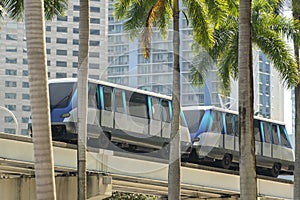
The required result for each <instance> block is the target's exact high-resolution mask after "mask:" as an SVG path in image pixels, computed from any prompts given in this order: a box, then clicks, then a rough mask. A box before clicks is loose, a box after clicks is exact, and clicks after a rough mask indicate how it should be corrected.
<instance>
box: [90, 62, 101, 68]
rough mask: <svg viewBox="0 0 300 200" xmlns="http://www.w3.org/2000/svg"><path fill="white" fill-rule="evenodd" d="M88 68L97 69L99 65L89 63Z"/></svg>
mask: <svg viewBox="0 0 300 200" xmlns="http://www.w3.org/2000/svg"><path fill="white" fill-rule="evenodd" d="M89 68H90V69H99V68H100V65H99V64H96V63H90V64H89Z"/></svg>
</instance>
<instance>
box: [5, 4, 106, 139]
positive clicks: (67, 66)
mask: <svg viewBox="0 0 300 200" xmlns="http://www.w3.org/2000/svg"><path fill="white" fill-rule="evenodd" d="M79 8H80V7H79V1H76V0H71V1H69V9H68V10H67V11H66V13H65V16H62V17H61V16H60V17H55V18H54V19H53V20H52V21H47V22H46V26H45V28H46V48H47V49H46V51H47V66H48V77H49V79H52V78H64V77H76V76H77V68H78V48H79ZM107 12H108V1H107V0H91V1H90V52H89V77H91V78H96V79H99V78H100V77H101V79H104V80H105V79H106V74H105V73H106V72H107V70H106V69H105V68H106V66H107V28H108V25H107V18H108V15H107ZM0 43H1V45H0V65H1V68H0V77H1V78H0V91H1V92H0V132H6V133H11V134H22V135H26V134H27V122H28V118H29V116H30V96H29V82H28V63H27V49H26V36H25V25H24V22H14V21H11V20H9V19H7V18H6V19H4V20H3V22H2V23H1V29H0ZM8 110H9V111H10V112H9V111H8ZM12 114H14V115H15V117H16V120H17V126H16V123H15V120H14V116H13V115H12ZM17 129H18V130H17Z"/></svg>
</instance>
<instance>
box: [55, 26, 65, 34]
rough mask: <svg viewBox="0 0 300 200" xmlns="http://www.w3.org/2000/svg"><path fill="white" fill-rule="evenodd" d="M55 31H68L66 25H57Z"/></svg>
mask: <svg viewBox="0 0 300 200" xmlns="http://www.w3.org/2000/svg"><path fill="white" fill-rule="evenodd" d="M56 31H57V32H60V33H67V32H68V28H67V27H57V28H56Z"/></svg>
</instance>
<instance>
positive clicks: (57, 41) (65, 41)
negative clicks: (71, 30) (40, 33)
mask: <svg viewBox="0 0 300 200" xmlns="http://www.w3.org/2000/svg"><path fill="white" fill-rule="evenodd" d="M56 43H57V44H67V43H68V40H67V39H66V38H56Z"/></svg>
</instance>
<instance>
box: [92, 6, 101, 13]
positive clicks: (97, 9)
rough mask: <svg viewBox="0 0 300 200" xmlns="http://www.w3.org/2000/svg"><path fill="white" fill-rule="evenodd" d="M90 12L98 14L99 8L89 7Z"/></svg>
mask: <svg viewBox="0 0 300 200" xmlns="http://www.w3.org/2000/svg"><path fill="white" fill-rule="evenodd" d="M90 11H91V12H95V13H100V8H99V7H91V8H90Z"/></svg>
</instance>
